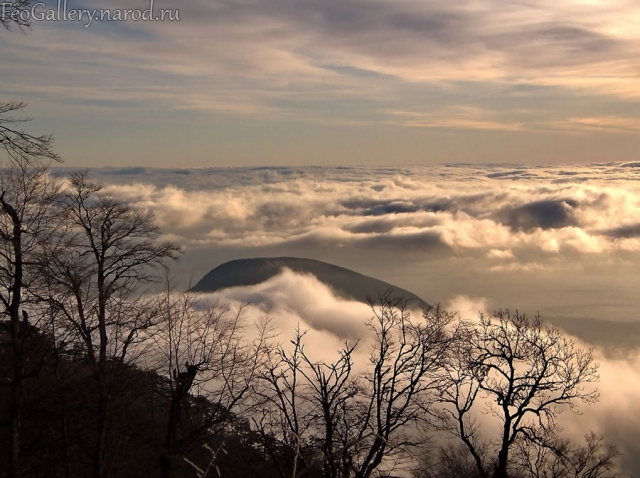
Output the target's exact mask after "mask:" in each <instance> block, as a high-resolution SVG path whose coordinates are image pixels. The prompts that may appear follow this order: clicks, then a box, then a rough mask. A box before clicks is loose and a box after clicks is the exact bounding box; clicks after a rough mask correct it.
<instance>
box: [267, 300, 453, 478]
mask: <svg viewBox="0 0 640 478" xmlns="http://www.w3.org/2000/svg"><path fill="white" fill-rule="evenodd" d="M372 310H373V317H372V319H371V320H370V321H369V322H368V327H369V329H370V331H371V335H372V336H373V344H372V346H371V351H370V356H369V364H368V367H367V369H366V370H365V371H363V372H361V373H359V374H357V375H354V374H353V371H352V370H353V357H352V356H353V352H354V350H355V349H356V347H357V345H358V344H351V345H350V344H345V346H344V347H343V348H342V349H341V350H339V352H338V359H337V360H336V361H334V362H314V361H312V360H311V359H310V358H309V356H308V355H307V354H306V352H305V350H304V346H303V337H304V334H301V333H300V332H299V331H298V333H297V334H296V337H295V338H294V340H293V341H292V345H293V349H292V350H291V351H286V350H285V348H283V347H279V348H278V349H277V350H276V351H275V352H274V353H273V354H272V359H271V361H270V362H269V366H268V367H267V371H266V372H265V374H264V375H263V377H262V378H263V382H264V383H266V384H267V388H266V390H264V391H262V395H263V397H264V398H265V403H266V404H267V405H269V406H270V407H271V408H269V407H268V408H267V409H266V411H265V412H264V413H263V415H262V419H261V420H259V421H258V420H256V421H257V423H258V425H259V426H260V428H261V429H263V430H265V435H266V434H267V433H266V432H267V431H270V432H271V434H272V435H277V436H280V440H281V443H282V444H283V445H286V446H288V448H289V449H292V450H294V453H293V466H292V467H288V468H287V467H281V473H282V475H283V476H286V475H285V473H286V474H287V475H290V476H303V475H305V474H307V473H310V471H311V470H312V469H314V468H316V467H318V468H320V467H321V468H322V470H323V475H324V476H329V477H350V476H354V477H356V478H367V477H369V476H372V474H373V473H374V472H376V470H378V469H379V467H380V466H381V465H383V464H384V466H385V467H393V466H395V465H397V464H398V463H401V462H402V460H403V458H406V453H407V451H409V450H410V449H411V447H413V446H416V445H418V444H419V443H421V442H422V440H423V439H424V435H423V433H424V432H426V431H428V430H430V429H431V428H432V427H437V426H438V424H439V423H440V422H441V420H442V417H441V416H440V414H439V413H438V411H437V408H436V407H435V403H436V401H437V391H438V389H439V388H440V386H441V380H442V373H441V369H442V367H443V365H444V362H445V361H446V360H447V351H448V348H449V344H450V343H451V342H452V340H453V334H452V332H451V331H450V330H448V329H449V327H450V326H451V324H452V322H453V319H454V316H453V315H452V314H448V313H446V312H444V311H443V310H442V309H440V308H439V307H436V308H432V309H429V310H426V311H425V312H424V314H423V317H422V320H416V321H414V320H412V319H411V317H410V314H409V312H408V309H407V308H406V303H405V302H404V301H402V300H396V299H392V298H391V294H390V293H387V294H385V295H384V296H382V297H381V300H380V304H379V305H375V304H372ZM274 412H276V413H277V414H275V415H274ZM274 416H275V417H277V418H272V419H271V420H269V418H270V417H274ZM278 426H279V427H280V430H279V431H278ZM318 454H319V456H317V455H318ZM383 462H384V463H383ZM298 466H300V467H301V468H302V470H301V471H300V472H298V471H297V470H298Z"/></svg>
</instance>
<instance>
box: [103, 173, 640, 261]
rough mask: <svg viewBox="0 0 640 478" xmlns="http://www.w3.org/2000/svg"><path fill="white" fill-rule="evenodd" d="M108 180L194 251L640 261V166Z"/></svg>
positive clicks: (110, 189) (112, 176) (114, 176)
mask: <svg viewBox="0 0 640 478" xmlns="http://www.w3.org/2000/svg"><path fill="white" fill-rule="evenodd" d="M636 166H637V165H636V164H635V163H624V164H622V163H615V164H614V163H611V164H604V165H592V166H587V167H529V168H527V167H520V168H509V167H503V166H492V167H465V166H438V167H428V168H384V169H381V168H342V169H341V168H337V169H332V168H255V169H252V168H246V169H202V170H197V169H192V170H154V169H133V170H109V169H105V170H96V174H97V175H98V177H100V178H102V179H105V180H106V181H107V182H108V185H107V187H106V188H105V192H107V193H109V194H113V195H115V196H118V197H122V198H125V199H127V200H129V201H132V202H134V203H136V204H138V205H140V206H142V207H145V208H149V209H150V210H151V211H153V212H154V213H155V215H156V217H157V219H158V222H159V223H160V226H161V227H162V229H163V231H164V232H165V233H167V234H168V235H170V236H172V237H173V238H174V239H176V240H178V241H180V242H182V243H183V244H185V245H186V246H187V247H204V246H207V247H238V248H252V247H254V248H258V247H269V246H291V247H294V246H296V245H306V246H309V247H312V246H317V247H334V248H336V247H339V248H368V249H371V250H375V249H385V248H387V249H388V248H399V249H403V250H407V251H410V252H415V253H421V252H433V253H436V254H445V255H446V254H452V255H456V254H481V255H484V256H485V257H486V258H487V259H488V260H489V261H490V262H491V266H492V267H494V268H495V270H515V269H518V268H519V269H525V270H526V269H529V270H532V269H536V268H542V267H543V266H544V265H545V264H547V263H549V262H550V261H553V260H554V259H556V258H558V257H562V256H564V255H575V254H578V255H584V256H598V255H610V254H615V253H631V254H636V253H638V252H639V251H640V219H639V218H640V187H639V186H638V184H639V183H638V181H637V179H638V174H639V173H640V168H638V167H636Z"/></svg>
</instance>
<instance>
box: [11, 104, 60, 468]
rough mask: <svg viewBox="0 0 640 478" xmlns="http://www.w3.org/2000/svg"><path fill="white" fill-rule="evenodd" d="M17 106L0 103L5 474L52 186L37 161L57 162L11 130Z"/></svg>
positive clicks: (15, 438)
mask: <svg viewBox="0 0 640 478" xmlns="http://www.w3.org/2000/svg"><path fill="white" fill-rule="evenodd" d="M23 107H24V104H23V103H0V147H1V148H2V149H3V150H4V151H5V153H6V154H7V156H8V157H9V161H8V162H7V163H5V164H3V165H2V166H1V170H0V241H1V242H0V306H1V307H2V314H3V315H4V316H5V317H7V318H8V319H9V323H10V336H11V343H10V347H11V350H12V368H13V376H12V378H11V411H10V417H9V421H10V427H9V428H10V434H11V440H10V442H11V446H10V449H9V454H10V460H9V476H11V477H15V476H18V475H19V474H20V410H21V396H22V382H23V378H24V363H23V343H24V339H25V334H26V333H27V329H28V327H27V325H28V323H27V322H28V312H27V310H26V309H25V308H24V303H25V300H26V289H27V288H28V287H29V285H30V283H31V281H32V280H33V279H34V277H35V276H34V274H33V263H34V254H35V251H36V249H37V248H38V247H39V244H40V243H41V241H42V239H43V237H45V236H46V235H47V231H48V230H49V228H50V220H51V215H52V208H51V206H52V202H53V200H54V198H55V197H56V195H57V194H58V185H57V183H56V181H54V180H52V179H51V178H50V177H49V176H48V174H47V167H46V164H44V163H43V160H47V159H58V156H57V154H55V153H54V152H53V151H52V149H51V145H52V139H51V137H50V136H32V135H30V134H28V133H24V132H22V131H19V130H17V129H16V128H15V125H16V124H17V123H20V122H24V121H26V120H24V119H16V118H14V117H12V116H9V113H11V112H13V111H15V110H19V109H21V108H23Z"/></svg>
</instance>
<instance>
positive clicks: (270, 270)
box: [191, 257, 428, 309]
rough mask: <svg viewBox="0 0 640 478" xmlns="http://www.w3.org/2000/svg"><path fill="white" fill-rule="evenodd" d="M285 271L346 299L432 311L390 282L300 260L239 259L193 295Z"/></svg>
mask: <svg viewBox="0 0 640 478" xmlns="http://www.w3.org/2000/svg"><path fill="white" fill-rule="evenodd" d="M284 269H289V270H291V271H293V272H297V273H299V274H310V275H313V276H314V277H315V278H316V279H318V280H319V281H320V282H322V283H323V284H325V285H327V286H329V287H331V289H332V290H333V292H334V293H335V294H336V295H338V296H340V297H343V298H346V299H353V300H357V301H360V302H363V303H370V302H371V301H376V300H378V298H379V297H381V296H382V295H384V294H385V293H389V294H392V295H393V296H395V297H401V298H403V299H404V300H405V301H407V303H408V304H409V305H411V306H413V307H415V308H418V309H421V308H425V307H428V304H427V303H426V302H425V301H424V300H422V299H421V298H420V297H417V296H415V295H414V294H412V293H411V292H409V291H407V290H404V289H402V288H400V287H397V286H394V285H392V284H389V283H387V282H383V281H380V280H378V279H374V278H373V277H367V276H365V275H362V274H358V273H357V272H354V271H351V270H349V269H345V268H344V267H338V266H335V265H333V264H327V263H326V262H322V261H316V260H312V259H301V258H297V257H272V258H254V259H238V260H235V261H229V262H225V263H224V264H222V265H219V266H218V267H216V268H215V269H213V270H212V271H210V272H209V273H208V274H207V275H205V276H204V277H203V278H202V279H200V281H199V282H198V283H197V284H196V285H195V286H193V287H192V288H191V290H192V291H193V292H216V291H218V290H221V289H225V288H229V287H243V286H249V285H256V284H260V283H262V282H264V281H266V280H269V279H270V278H272V277H274V276H277V275H278V274H280V273H281V272H282V271H283V270H284Z"/></svg>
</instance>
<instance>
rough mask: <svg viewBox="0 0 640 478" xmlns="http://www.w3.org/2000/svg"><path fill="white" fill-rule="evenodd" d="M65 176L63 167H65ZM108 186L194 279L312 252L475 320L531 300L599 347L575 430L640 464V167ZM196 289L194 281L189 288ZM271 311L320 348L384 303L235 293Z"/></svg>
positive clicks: (168, 174)
mask: <svg viewBox="0 0 640 478" xmlns="http://www.w3.org/2000/svg"><path fill="white" fill-rule="evenodd" d="M58 172H59V173H60V174H64V173H66V170H63V169H60V170H59V171H58ZM91 174H92V176H93V177H94V178H95V179H98V180H100V181H103V182H104V183H105V187H104V192H105V193H108V194H111V195H114V196H117V197H120V198H123V199H126V200H128V201H131V202H133V203H135V204H137V205H139V206H142V207H145V208H148V209H149V210H151V211H153V213H154V214H155V216H156V218H157V220H158V222H159V224H160V226H161V228H162V231H163V233H164V234H165V235H166V236H167V237H169V238H171V239H173V240H175V241H177V242H179V243H180V244H182V245H183V246H184V248H185V254H184V257H183V259H182V261H181V262H180V263H179V264H177V265H176V266H175V270H176V271H178V273H181V274H182V275H183V276H186V277H187V279H185V280H186V281H187V282H191V283H194V282H195V281H197V280H198V279H199V278H200V277H201V276H202V275H204V274H205V273H206V272H208V271H209V270H210V269H212V268H213V267H215V266H217V265H219V264H220V263H222V262H225V261H227V260H231V259H236V258H243V257H259V256H276V255H289V256H297V257H310V258H315V259H320V260H326V261H328V262H333V263H335V264H337V265H340V266H344V267H349V268H352V269H354V270H356V271H358V272H361V273H365V274H368V275H371V276H374V277H377V278H379V279H382V280H386V281H388V282H390V283H394V284H397V285H398V286H400V287H404V288H406V289H408V290H411V291H412V292H414V293H416V294H418V295H419V296H421V297H422V298H424V299H425V300H427V301H428V302H430V303H435V302H441V303H443V304H444V305H446V306H447V307H448V308H450V309H452V310H458V311H460V313H461V315H462V316H464V317H467V318H472V317H474V316H476V315H477V313H478V312H479V311H483V312H489V313H490V312H491V311H492V310H494V309H495V308H500V307H511V308H520V309H521V310H525V311H526V312H528V313H530V314H535V313H536V311H541V313H542V315H543V318H545V319H547V320H548V321H550V322H551V323H552V324H554V325H558V326H560V327H561V328H563V329H564V330H566V331H567V333H568V334H570V335H572V336H574V337H575V339H576V340H577V341H578V343H579V344H581V345H582V346H584V347H592V346H595V347H596V349H595V354H596V357H597V359H598V361H599V362H600V364H601V368H600V375H601V381H600V384H599V389H600V392H601V398H600V402H599V403H598V404H596V405H592V406H590V407H589V408H588V409H584V414H583V415H574V414H571V413H566V414H564V418H563V424H564V426H565V429H566V432H567V434H569V435H571V436H574V437H579V436H580V435H581V434H583V433H584V432H586V431H588V430H594V431H595V432H596V433H599V434H602V435H604V436H605V437H606V438H607V439H608V440H609V441H610V442H613V443H615V444H616V445H617V446H619V447H620V449H621V450H622V452H623V456H622V459H621V460H622V464H623V467H624V469H625V472H627V473H631V472H632V471H634V470H637V469H640V432H639V430H640V423H639V421H640V419H638V418H637V417H640V354H639V353H638V350H639V349H638V344H640V314H639V313H638V310H639V309H640V307H639V306H640V302H639V301H638V298H637V284H638V279H637V278H638V277H640V260H639V259H640V181H639V179H640V163H607V164H596V165H587V166H563V167H559V166H539V167H531V166H527V167H524V166H495V165H492V166H486V165H440V166H428V167H426V166H425V167H389V168H367V167H344V168H321V167H317V168H296V167H274V168H205V169H153V168H128V169H113V168H104V169H96V170H93V171H92V172H91ZM185 287H186V286H185ZM222 296H223V298H224V299H225V300H227V301H230V302H232V303H239V302H243V301H248V302H250V303H251V304H252V306H251V310H250V312H249V318H250V320H252V319H253V318H256V317H257V316H258V315H259V314H261V313H264V312H266V311H270V312H271V314H272V315H273V317H274V319H273V320H274V322H273V323H274V326H275V327H276V328H277V330H279V331H280V338H281V340H282V341H283V342H286V341H288V340H289V338H291V337H292V334H293V333H294V330H295V327H297V326H298V325H300V327H301V328H302V329H303V330H308V331H309V332H308V340H307V342H308V344H309V345H308V350H309V352H310V353H311V354H312V355H317V356H318V357H321V356H322V354H330V353H333V352H336V353H337V350H338V349H339V348H340V346H341V345H342V344H344V342H345V340H348V341H354V340H358V339H360V340H362V341H363V343H362V346H360V349H359V352H358V354H359V355H360V357H361V358H362V359H363V360H365V359H366V357H367V356H368V350H367V345H366V343H367V340H366V338H367V329H366V327H365V326H364V322H365V321H366V319H367V318H368V317H370V315H371V310H370V309H369V308H368V307H367V306H366V305H365V304H361V303H358V302H353V301H348V300H345V299H342V298H339V297H336V296H335V294H333V292H332V291H331V290H330V289H329V288H327V287H326V286H325V285H324V284H322V283H319V282H318V281H317V280H315V278H313V277H309V276H300V275H297V274H294V273H292V272H289V271H287V272H285V273H283V274H281V275H279V276H277V277H274V278H272V279H270V280H269V281H267V282H265V283H263V284H259V285H256V286H252V287H244V288H235V289H230V290H227V291H225V292H223V293H222Z"/></svg>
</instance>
